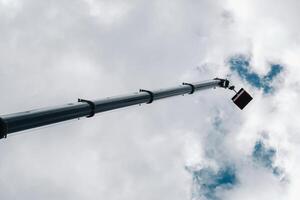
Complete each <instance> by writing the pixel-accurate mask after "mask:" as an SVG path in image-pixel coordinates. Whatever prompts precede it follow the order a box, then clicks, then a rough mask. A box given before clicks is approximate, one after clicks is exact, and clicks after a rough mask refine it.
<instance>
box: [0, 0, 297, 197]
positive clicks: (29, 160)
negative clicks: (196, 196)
mask: <svg viewBox="0 0 300 200" xmlns="http://www.w3.org/2000/svg"><path fill="white" fill-rule="evenodd" d="M298 10H299V3H298V2H297V1H294V0H288V1H285V2H282V1H269V0H267V1H264V2H261V1H237V0H228V1H222V2H221V1H206V0H202V1H181V0H176V1H172V2H168V1H104V0H101V1H93V0H84V1H80V0H75V1H68V0H62V1H49V2H46V1H36V0H27V1H7V0H2V1H0V26H1V29H0V77H1V79H0V85H1V92H2V95H1V104H0V110H1V113H3V114H4V113H10V112H17V111H23V110H26V109H32V108H36V107H42V106H47V105H56V104H62V103H68V102H72V101H76V99H77V98H78V97H82V98H91V99H94V98H102V97H106V96H110V95H116V94H123V93H127V92H131V91H132V92H134V91H137V90H138V89H139V88H146V89H151V88H160V87H167V86H172V85H176V84H180V81H198V80H203V79H208V78H213V77H215V76H219V77H222V76H226V75H227V74H229V73H230V71H229V68H228V65H227V64H226V60H227V59H228V57H229V56H231V55H234V54H247V55H250V56H251V60H252V63H251V64H252V65H251V66H252V67H253V68H252V69H253V70H254V71H255V72H257V73H259V74H266V72H267V71H268V70H269V63H270V62H275V63H280V64H282V65H283V66H284V72H283V73H282V74H281V75H280V77H279V78H278V79H276V81H275V83H274V84H275V88H276V92H275V93H274V95H269V96H266V95H263V94H262V92H261V91H257V90H256V89H255V88H251V86H250V85H249V84H247V83H246V82H244V81H240V79H239V78H238V77H237V76H236V75H231V77H230V78H231V79H232V80H233V81H234V83H236V85H237V86H241V87H245V88H247V90H249V91H250V93H251V94H252V95H253V96H254V97H255V98H254V100H253V101H252V102H251V104H250V105H249V106H248V107H247V108H246V110H245V111H243V112H240V111H239V110H238V109H237V108H235V107H234V105H233V104H232V103H231V102H230V98H229V97H231V95H232V93H231V92H229V91H224V90H222V89H217V90H211V91H203V92H201V93H199V94H195V95H191V96H188V95H186V96H185V97H178V98H173V99H169V100H164V101H160V102H155V103H154V104H152V105H143V106H141V107H134V108H128V109H122V110H119V111H112V112H108V113H103V114H101V115H100V116H98V117H95V118H91V119H88V120H87V119H82V120H79V121H72V122H69V123H62V124H59V125H56V126H51V127H48V128H41V129H37V130H33V131H27V132H25V133H24V134H18V135H15V136H11V137H9V138H8V139H7V140H2V141H0V152H1V153H0V197H1V199H16V198H22V199H101V198H105V199H190V198H191V190H192V189H191V188H192V180H191V179H192V177H191V175H190V174H189V173H188V172H187V171H186V170H185V166H205V167H213V168H214V169H216V170H217V169H218V168H220V167H222V165H223V164H224V163H228V162H229V163H231V164H234V165H235V167H236V168H237V177H238V179H239V184H238V185H237V186H236V187H234V188H233V189H232V190H221V191H220V192H219V194H221V195H222V198H223V199H230V200H234V199H241V198H243V199H247V198H248V199H271V198H272V199H295V198H296V197H297V195H298V190H297V188H298V185H299V183H298V182H299V181H298V179H299V176H300V175H299V170H298V169H297V168H298V165H299V163H300V157H299V154H298V153H297V152H299V147H298V146H299V142H300V140H299V136H298V135H299V134H298V132H299V131H298V130H299V128H300V127H299V123H297V118H298V116H299V113H300V110H299V109H298V107H297V102H298V100H299V94H300V93H299V70H298V65H299V64H300V63H299V59H298V55H299V49H300V48H299V29H298V24H299V20H298V19H299V14H298ZM216 117H219V118H220V119H221V121H222V123H221V128H220V129H221V130H219V131H216V130H215V128H214V127H213V125H212V124H213V122H214V120H215V118H216ZM263 133H268V135H269V139H268V145H270V146H272V147H273V148H274V149H276V152H277V153H276V158H275V161H274V164H275V165H276V166H279V167H281V168H282V169H283V170H284V173H285V175H286V177H287V180H288V181H287V182H285V183H282V182H281V181H280V179H279V178H278V177H275V176H274V175H273V174H272V172H271V171H270V170H268V169H264V168H263V167H257V166H255V165H254V164H253V161H252V160H251V153H252V151H253V147H254V144H255V142H256V141H257V139H259V138H261V137H262V134H263ZM208 147H209V148H208ZM208 150H211V151H214V152H215V153H216V154H215V155H214V156H213V157H207V155H206V152H207V151H208Z"/></svg>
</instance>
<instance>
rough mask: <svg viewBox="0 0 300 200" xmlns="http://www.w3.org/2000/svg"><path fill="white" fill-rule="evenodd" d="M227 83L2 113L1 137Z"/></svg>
mask: <svg viewBox="0 0 300 200" xmlns="http://www.w3.org/2000/svg"><path fill="white" fill-rule="evenodd" d="M228 86H229V81H228V80H226V79H219V78H215V79H213V80H208V81H203V82H198V83H183V84H182V85H180V86H178V87H173V88H168V89H161V90H151V91H150V90H145V89H141V90H140V91H139V92H138V93H133V94H129V95H124V96H117V97H108V98H104V99H100V100H85V99H78V102H74V103H69V104H66V105H61V106H56V107H48V108H42V109H36V110H30V111H26V112H20V113H14V114H8V115H2V116H0V138H6V137H7V135H8V134H10V133H14V132H18V131H23V130H27V129H31V128H36V127H40V126H45V125H49V124H54V123H58V122H63V121H66V120H71V119H76V118H81V117H92V116H94V115H95V114H96V113H101V112H105V111H109V110H114V109H118V108H123V107H128V106H132V105H138V104H143V103H146V104H150V103H152V102H153V101H156V100H159V99H164V98H168V97H172V96H178V95H184V94H193V93H194V92H197V91H200V90H204V89H209V88H214V87H223V88H228Z"/></svg>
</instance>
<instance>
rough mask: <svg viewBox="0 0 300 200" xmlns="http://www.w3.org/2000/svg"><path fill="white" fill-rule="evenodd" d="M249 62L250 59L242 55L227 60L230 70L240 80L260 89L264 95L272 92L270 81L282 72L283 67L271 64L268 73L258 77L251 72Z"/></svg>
mask: <svg viewBox="0 0 300 200" xmlns="http://www.w3.org/2000/svg"><path fill="white" fill-rule="evenodd" d="M250 61H251V60H250V58H249V57H246V56H244V55H239V56H234V57H232V58H230V59H229V65H230V69H231V70H232V71H235V72H237V74H238V75H239V76H240V77H241V78H242V79H244V80H246V81H247V82H248V83H249V84H250V85H252V86H253V87H256V88H258V89H262V90H263V92H264V93H265V94H268V93H271V92H273V90H274V88H273V86H272V81H273V80H274V79H275V78H276V77H277V76H278V74H280V73H281V72H282V70H283V66H281V65H279V64H271V65H270V70H269V72H268V73H267V74H266V75H264V76H259V75H258V74H257V73H255V72H252V71H251V67H250Z"/></svg>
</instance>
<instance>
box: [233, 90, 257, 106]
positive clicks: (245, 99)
mask: <svg viewBox="0 0 300 200" xmlns="http://www.w3.org/2000/svg"><path fill="white" fill-rule="evenodd" d="M252 99H253V98H252V97H251V96H250V94H249V93H248V92H247V91H246V90H244V88H241V89H240V90H239V91H238V92H237V93H236V94H235V95H234V97H232V101H233V102H234V103H235V105H237V107H239V108H240V109H241V110H243V108H245V106H246V105H247V104H248V103H249V102H250V101H251V100H252Z"/></svg>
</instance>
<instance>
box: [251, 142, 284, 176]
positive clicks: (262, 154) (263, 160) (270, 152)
mask: <svg viewBox="0 0 300 200" xmlns="http://www.w3.org/2000/svg"><path fill="white" fill-rule="evenodd" d="M275 156H276V150H275V149H274V148H272V147H266V145H265V144H264V143H263V141H262V140H258V141H257V142H256V143H255V146H254V149H253V152H252V157H253V160H254V162H256V163H258V164H259V165H261V166H263V167H265V168H268V169H270V170H271V171H272V173H273V174H274V175H275V176H281V175H282V173H283V171H282V170H281V169H280V168H279V167H276V166H274V159H275Z"/></svg>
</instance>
